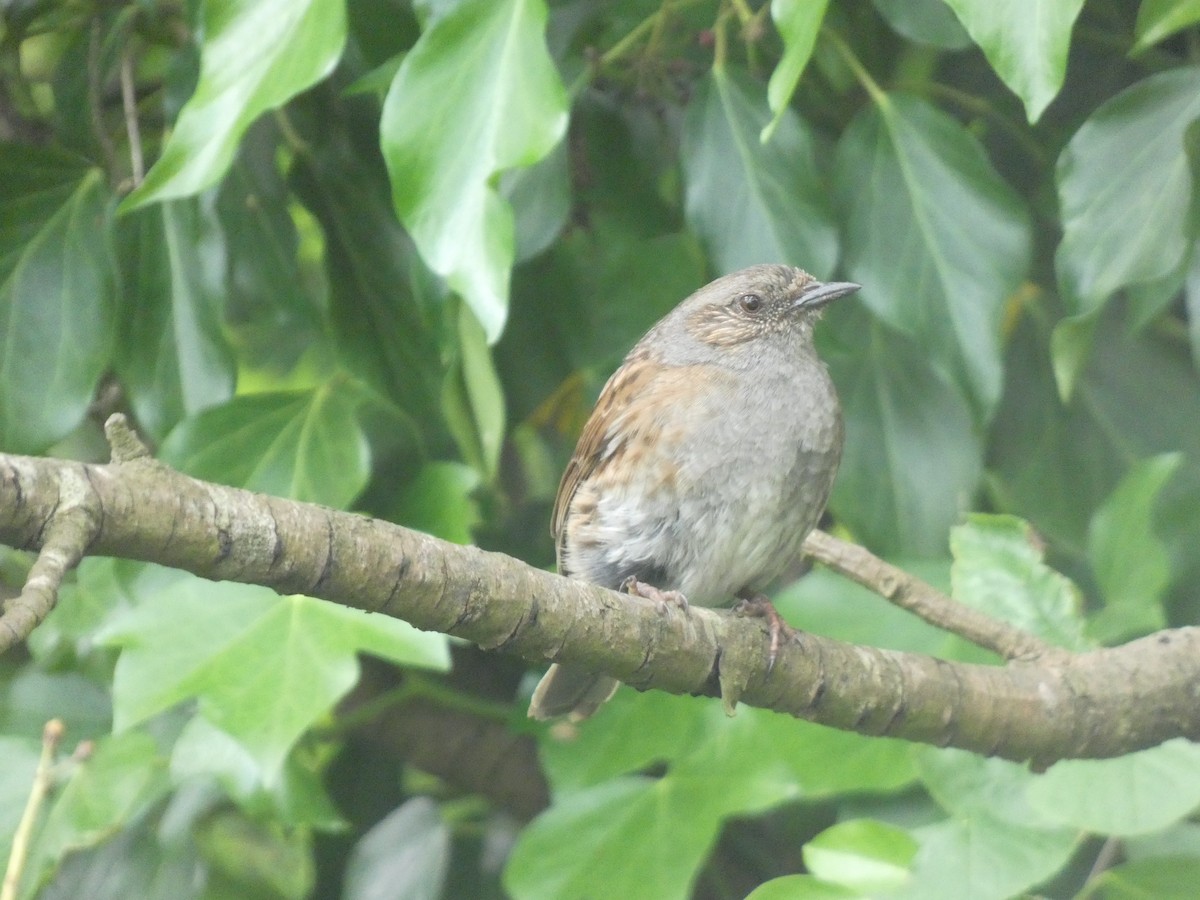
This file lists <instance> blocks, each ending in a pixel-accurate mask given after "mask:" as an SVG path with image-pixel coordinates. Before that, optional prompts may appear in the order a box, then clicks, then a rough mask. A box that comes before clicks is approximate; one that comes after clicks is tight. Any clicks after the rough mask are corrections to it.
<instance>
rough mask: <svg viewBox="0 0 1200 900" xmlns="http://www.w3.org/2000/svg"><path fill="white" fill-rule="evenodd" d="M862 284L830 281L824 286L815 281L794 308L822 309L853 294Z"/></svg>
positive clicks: (795, 303)
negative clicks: (839, 298)
mask: <svg viewBox="0 0 1200 900" xmlns="http://www.w3.org/2000/svg"><path fill="white" fill-rule="evenodd" d="M860 287H862V285H861V284H855V283H854V282H852V281H830V282H826V283H824V284H822V283H821V282H819V281H815V282H813V283H812V284H810V285H809V286H808V287H806V288H805V289H804V291H803V292H802V293H801V294H800V296H799V297H797V298H796V300H795V302H794V303H793V304H792V306H793V307H794V308H796V309H820V308H821V307H822V306H824V305H825V304H826V303H829V302H830V301H831V300H836V299H837V298H838V297H845V296H846V295H847V294H853V293H854V292H855V291H857V290H858V289H859V288H860Z"/></svg>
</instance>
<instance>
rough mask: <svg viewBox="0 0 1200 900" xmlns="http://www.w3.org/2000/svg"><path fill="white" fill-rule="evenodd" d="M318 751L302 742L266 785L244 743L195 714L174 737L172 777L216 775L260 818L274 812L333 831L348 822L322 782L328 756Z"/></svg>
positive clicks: (197, 780) (184, 781)
mask: <svg viewBox="0 0 1200 900" xmlns="http://www.w3.org/2000/svg"><path fill="white" fill-rule="evenodd" d="M314 756H317V752H314V749H313V745H306V744H304V743H301V744H300V745H298V746H297V747H295V748H293V749H292V751H291V752H290V753H289V754H288V756H287V759H286V760H284V763H283V770H282V772H281V773H280V777H279V779H278V780H277V781H276V782H275V783H273V784H269V785H264V784H263V773H262V769H261V767H260V766H259V763H258V760H256V759H255V757H254V755H253V754H252V753H251V752H250V751H249V750H248V749H247V748H246V745H245V744H243V743H241V742H240V741H238V740H237V739H236V738H234V737H233V736H232V735H230V734H228V733H227V732H225V731H222V730H221V729H220V728H218V727H217V726H215V725H213V724H212V723H211V722H209V721H208V720H207V719H204V718H202V717H200V716H195V717H193V718H191V719H189V720H188V721H187V723H186V724H185V725H184V726H183V728H182V730H180V732H179V736H178V737H177V738H176V739H175V746H174V747H173V748H172V750H171V778H172V780H173V781H174V782H175V784H177V785H189V784H190V785H195V784H204V785H209V784H212V782H213V781H214V780H215V781H216V782H217V783H219V784H220V790H222V791H223V792H224V793H225V794H226V795H228V796H229V798H230V799H232V800H234V801H235V802H236V803H237V804H238V805H239V806H240V807H241V808H242V809H243V810H245V811H246V812H247V813H249V814H250V815H253V816H255V817H256V818H258V819H266V818H268V817H274V818H278V819H282V820H284V821H286V822H287V823H288V824H289V825H291V826H293V827H297V828H306V827H308V828H314V829H318V830H323V831H334V830H337V829H339V828H343V827H345V821H344V820H343V819H342V817H341V815H340V814H339V813H338V810H337V807H335V806H334V805H333V801H332V800H331V799H330V797H329V794H328V793H327V792H326V790H325V786H324V784H323V783H322V777H323V775H324V769H325V765H324V763H325V762H326V761H325V760H323V759H320V758H318V759H316V760H314V759H313V757H314ZM214 790H215V788H214Z"/></svg>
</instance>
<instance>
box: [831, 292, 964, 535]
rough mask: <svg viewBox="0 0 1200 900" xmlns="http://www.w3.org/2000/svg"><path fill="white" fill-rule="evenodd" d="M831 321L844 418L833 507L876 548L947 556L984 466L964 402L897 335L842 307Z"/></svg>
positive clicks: (835, 374) (833, 361) (834, 369)
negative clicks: (951, 531)
mask: <svg viewBox="0 0 1200 900" xmlns="http://www.w3.org/2000/svg"><path fill="white" fill-rule="evenodd" d="M828 327H829V330H830V332H831V337H832V338H835V339H836V341H837V343H836V344H835V345H831V346H829V347H828V350H824V347H823V351H824V356H825V359H826V361H827V362H828V363H829V367H830V370H831V371H832V373H833V377H834V381H835V382H836V383H837V385H838V393H839V394H840V396H841V400H842V411H843V415H844V416H845V420H846V446H845V449H844V451H843V455H842V465H841V469H840V471H839V472H838V478H837V481H836V482H835V483H834V492H833V499H832V501H831V504H830V505H831V507H832V508H833V510H834V512H835V513H836V514H837V516H838V518H839V519H842V520H844V521H845V522H846V523H847V524H848V525H849V526H850V528H851V529H852V530H853V531H854V533H855V534H856V536H857V537H858V538H859V540H861V541H862V542H864V543H865V544H867V545H869V546H870V547H871V548H872V549H874V550H875V552H877V553H882V554H884V555H888V554H897V553H908V554H912V555H914V556H925V557H940V556H945V554H946V532H947V531H948V530H949V528H950V526H951V525H953V524H954V523H955V522H956V521H958V520H959V518H960V516H961V515H962V512H963V510H964V509H965V508H967V507H968V505H969V504H970V498H971V496H972V495H973V494H974V492H975V489H976V486H977V485H978V483H979V476H980V471H981V468H982V455H983V448H982V446H981V443H980V439H979V435H978V434H977V432H976V430H975V428H974V426H973V424H972V422H971V413H970V410H969V408H968V407H967V404H966V402H965V401H964V399H963V398H962V396H961V395H960V394H959V393H958V392H957V391H955V390H954V389H953V388H952V387H951V386H950V385H948V384H946V382H945V381H944V380H943V379H942V378H941V377H940V376H939V375H938V374H937V373H935V372H934V371H932V370H931V369H930V368H929V363H928V360H927V358H926V357H925V356H923V355H922V353H921V352H920V350H918V349H917V348H916V347H915V346H913V344H912V342H911V341H909V340H908V338H906V337H904V336H903V335H897V334H895V333H891V332H889V331H888V329H886V328H884V327H882V326H880V325H879V324H878V323H874V322H870V321H867V319H866V317H865V316H862V315H858V314H855V315H849V314H847V315H845V316H843V315H842V313H841V311H839V310H835V311H834V312H833V313H832V314H831V315H830V316H829V319H828ZM834 329H836V331H834ZM822 330H825V328H824V327H823V328H822Z"/></svg>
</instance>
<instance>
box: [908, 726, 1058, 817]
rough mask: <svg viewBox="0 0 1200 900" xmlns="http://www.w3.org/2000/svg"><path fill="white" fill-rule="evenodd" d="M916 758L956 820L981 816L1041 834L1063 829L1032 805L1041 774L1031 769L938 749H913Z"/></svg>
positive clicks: (927, 782) (935, 795) (931, 789)
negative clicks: (1030, 796) (1031, 796)
mask: <svg viewBox="0 0 1200 900" xmlns="http://www.w3.org/2000/svg"><path fill="white" fill-rule="evenodd" d="M913 755H914V756H915V758H916V764H917V771H918V772H919V774H920V777H921V782H922V784H924V785H925V788H926V790H928V791H929V794H930V796H931V797H933V799H934V800H936V801H937V803H938V805H939V806H941V807H942V809H944V810H945V811H946V812H948V813H950V814H951V816H953V817H955V818H957V819H962V820H970V819H974V818H979V817H982V818H988V819H992V820H995V821H997V822H1004V823H1007V824H1009V825H1017V826H1021V827H1027V828H1030V829H1031V830H1034V831H1041V832H1046V831H1049V830H1052V829H1054V828H1056V827H1057V826H1058V825H1059V820H1058V819H1055V818H1051V817H1047V816H1044V815H1041V814H1040V813H1039V812H1038V810H1037V809H1036V808H1035V807H1034V806H1032V805H1031V804H1030V802H1029V799H1028V796H1027V795H1028V793H1029V787H1030V785H1032V784H1033V783H1034V782H1035V781H1036V780H1037V778H1038V776H1036V775H1034V774H1033V773H1032V772H1031V771H1029V767H1028V766H1025V765H1022V764H1020V763H1014V762H1010V761H1009V760H1006V759H998V758H991V759H989V758H986V757H982V756H979V755H978V754H975V753H969V752H967V751H966V750H954V749H941V748H935V747H918V748H915V750H914V753H913Z"/></svg>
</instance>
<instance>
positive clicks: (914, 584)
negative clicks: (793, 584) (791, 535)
mask: <svg viewBox="0 0 1200 900" xmlns="http://www.w3.org/2000/svg"><path fill="white" fill-rule="evenodd" d="M804 552H805V553H807V554H808V555H809V556H811V557H812V558H813V559H815V560H817V562H820V563H823V564H824V565H826V566H828V567H829V568H831V569H833V570H834V571H836V572H840V573H841V574H842V575H845V576H846V577H847V578H849V579H850V580H851V581H855V582H857V583H858V584H861V585H862V586H863V587H865V588H869V589H870V590H872V591H874V592H875V593H877V594H879V596H881V597H883V599H885V600H887V601H888V602H889V603H894V604H895V605H896V606H899V607H900V608H901V609H906V610H908V611H909V612H911V613H913V614H914V615H916V616H918V617H919V618H921V619H924V620H925V621H926V622H928V623H929V624H930V625H933V626H935V627H936V628H941V629H943V630H945V631H950V632H953V633H954V634H957V635H959V636H960V637H963V638H966V639H967V640H968V641H970V642H971V643H973V644H978V645H979V646H980V647H983V648H984V649H986V650H991V651H993V652H994V653H998V654H999V655H1000V656H1002V657H1004V658H1005V659H1034V658H1037V657H1046V656H1054V655H1058V654H1060V653H1063V652H1065V651H1062V650H1059V649H1058V648H1057V647H1053V646H1051V645H1050V644H1047V643H1046V642H1045V641H1043V640H1042V639H1041V638H1039V637H1037V636H1036V635H1032V634H1030V633H1029V632H1027V631H1022V630H1021V629H1020V628H1017V627H1016V626H1013V625H1010V624H1008V623H1007V622H1001V621H1000V620H999V619H993V618H992V617H991V616H988V615H985V614H984V613H981V612H979V610H977V609H972V608H971V607H970V606H966V605H964V604H962V603H959V602H957V601H955V600H953V599H951V598H950V597H947V596H946V595H945V594H943V593H942V592H941V591H939V590H937V589H936V588H934V587H933V586H932V585H929V584H927V583H925V582H924V581H922V580H921V579H919V578H917V577H915V576H913V575H910V574H909V573H908V572H905V571H904V570H903V569H898V568H896V567H895V566H893V565H891V564H890V563H886V562H884V561H883V560H882V559H880V558H879V557H878V556H875V555H874V554H873V553H871V551H869V550H867V549H866V548H865V547H860V546H859V545H858V544H850V543H847V542H846V541H840V540H838V539H837V538H835V537H833V536H831V535H828V534H826V533H825V532H823V531H814V532H812V533H811V534H809V536H808V537H807V538H806V539H805V541H804Z"/></svg>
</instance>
